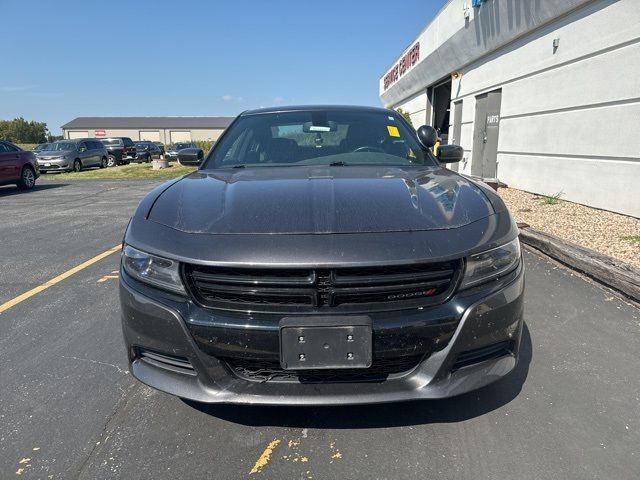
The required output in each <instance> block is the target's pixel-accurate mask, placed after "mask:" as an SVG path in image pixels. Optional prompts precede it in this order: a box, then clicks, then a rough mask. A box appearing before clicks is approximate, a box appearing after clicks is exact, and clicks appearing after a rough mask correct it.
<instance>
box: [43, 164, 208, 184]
mask: <svg viewBox="0 0 640 480" xmlns="http://www.w3.org/2000/svg"><path fill="white" fill-rule="evenodd" d="M195 170H196V167H185V166H183V165H180V164H179V163H170V164H169V168H163V169H162V170H152V169H151V164H150V163H140V164H137V163H132V164H129V165H120V166H118V167H111V168H93V169H91V170H85V171H82V172H78V173H75V172H70V173H53V174H45V175H43V177H41V178H46V179H47V180H120V179H122V180H156V179H157V180H169V179H171V178H175V177H180V176H182V175H186V174H188V173H191V172H194V171H195Z"/></svg>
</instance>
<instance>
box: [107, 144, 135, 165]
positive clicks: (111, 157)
mask: <svg viewBox="0 0 640 480" xmlns="http://www.w3.org/2000/svg"><path fill="white" fill-rule="evenodd" d="M100 141H101V142H102V143H103V144H104V146H105V147H107V166H108V167H115V166H116V165H126V164H127V163H129V162H133V161H135V160H136V158H137V151H136V146H135V144H134V143H133V140H131V139H130V138H129V137H110V138H101V139H100Z"/></svg>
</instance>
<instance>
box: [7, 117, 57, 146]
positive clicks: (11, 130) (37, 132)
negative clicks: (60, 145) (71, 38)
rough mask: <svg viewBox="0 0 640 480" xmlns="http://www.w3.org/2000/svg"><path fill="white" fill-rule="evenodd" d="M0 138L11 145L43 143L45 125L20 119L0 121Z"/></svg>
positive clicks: (45, 131) (45, 138)
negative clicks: (11, 143)
mask: <svg viewBox="0 0 640 480" xmlns="http://www.w3.org/2000/svg"><path fill="white" fill-rule="evenodd" d="M0 138H2V139H4V140H8V141H10V142H13V143H43V142H46V141H47V124H46V123H44V122H35V121H33V120H32V121H30V122H28V121H26V120H25V119H24V118H22V117H19V118H14V119H13V120H0Z"/></svg>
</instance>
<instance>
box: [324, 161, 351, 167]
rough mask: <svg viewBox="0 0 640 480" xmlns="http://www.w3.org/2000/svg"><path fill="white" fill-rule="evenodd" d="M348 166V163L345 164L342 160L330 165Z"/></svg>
mask: <svg viewBox="0 0 640 480" xmlns="http://www.w3.org/2000/svg"><path fill="white" fill-rule="evenodd" d="M347 165H348V164H347V162H343V161H342V160H340V161H338V162H331V163H330V164H329V166H330V167H346V166H347Z"/></svg>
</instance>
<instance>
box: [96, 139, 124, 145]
mask: <svg viewBox="0 0 640 480" xmlns="http://www.w3.org/2000/svg"><path fill="white" fill-rule="evenodd" d="M100 141H101V142H102V144H103V145H122V140H119V139H117V138H113V139H106V140H100Z"/></svg>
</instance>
